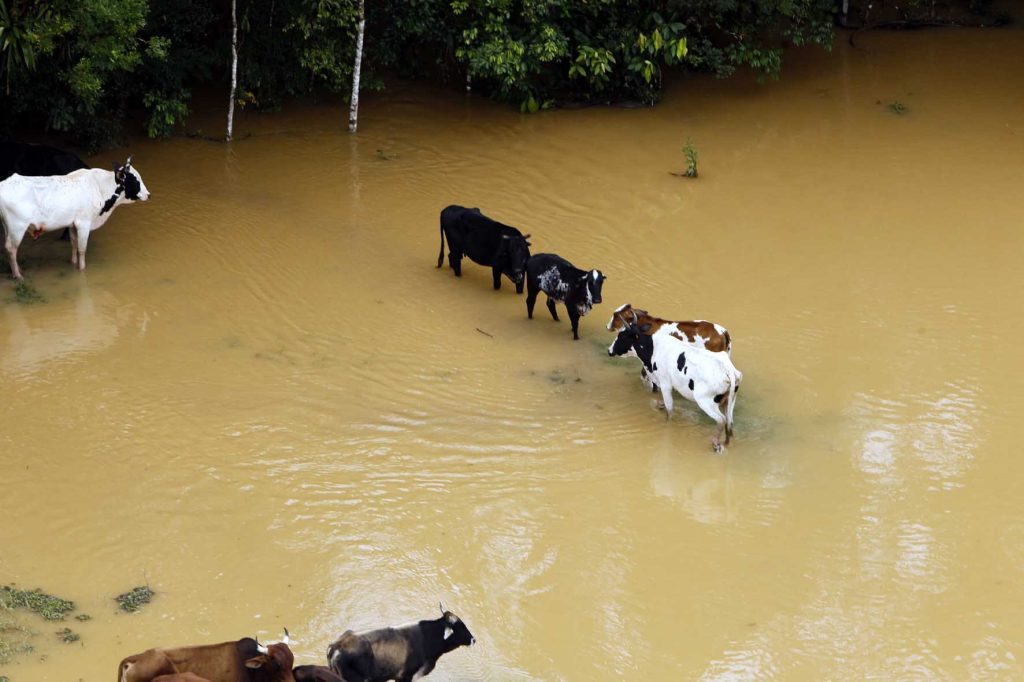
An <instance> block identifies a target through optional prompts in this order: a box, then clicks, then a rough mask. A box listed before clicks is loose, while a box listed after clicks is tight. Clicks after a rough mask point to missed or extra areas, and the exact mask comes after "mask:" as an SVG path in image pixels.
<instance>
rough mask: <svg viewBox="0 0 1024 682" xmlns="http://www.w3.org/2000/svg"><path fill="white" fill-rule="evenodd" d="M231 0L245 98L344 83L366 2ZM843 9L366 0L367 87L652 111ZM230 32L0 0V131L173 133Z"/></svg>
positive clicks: (123, 13) (815, 31) (216, 79)
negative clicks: (670, 78)
mask: <svg viewBox="0 0 1024 682" xmlns="http://www.w3.org/2000/svg"><path fill="white" fill-rule="evenodd" d="M236 2H237V17H238V28H239V33H238V35H239V72H238V77H239V88H238V91H237V92H238V94H237V101H238V103H239V105H241V106H243V107H254V108H257V109H260V110H266V109H273V108H276V107H279V106H280V105H281V104H282V102H283V101H284V100H285V99H286V98H288V97H292V96H296V95H304V96H313V97H316V96H318V95H322V94H327V93H343V92H345V91H346V89H347V88H349V87H350V82H351V80H350V79H351V76H352V61H353V50H354V44H355V40H354V35H355V30H356V23H357V0H236ZM842 4H843V3H842V1H841V0H756V1H750V2H738V1H737V0H370V1H369V2H367V3H366V12H367V17H366V20H367V23H366V54H365V55H364V61H363V72H364V76H363V81H362V83H363V87H364V88H371V89H372V88H380V87H382V79H381V74H382V73H384V72H385V71H387V72H392V73H396V74H398V75H400V76H406V77H426V76H429V77H434V78H437V79H438V80H439V81H440V82H448V83H457V84H459V85H462V84H471V85H472V88H473V90H474V91H476V92H481V93H484V94H487V95H490V96H493V97H497V98H501V99H504V100H508V101H510V102H512V103H513V104H514V105H516V106H519V107H521V108H522V110H523V111H531V112H532V111H536V110H537V109H540V108H544V107H548V106H551V105H554V104H558V103H559V102H564V101H611V100H636V101H641V102H647V103H653V102H654V101H656V100H657V98H658V95H659V92H660V89H661V82H662V73H663V71H664V70H665V69H668V68H676V67H684V68H692V69H699V70H703V71H709V72H712V73H714V74H717V75H719V76H728V75H729V74H731V73H733V72H734V71H735V70H736V69H737V68H740V67H750V68H752V69H754V70H756V71H757V72H758V73H759V74H760V75H762V76H767V77H776V76H777V75H778V74H779V71H780V69H781V65H782V54H783V52H782V51H783V48H785V47H787V46H790V45H802V44H806V43H816V44H819V45H822V46H824V47H826V48H827V47H829V46H830V45H831V42H832V40H833V26H834V25H835V23H836V20H837V14H838V13H839V11H840V8H841V6H842ZM909 4H910V5H911V6H912V5H914V4H915V3H914V2H913V0H911V2H910V3H909ZM919 4H922V5H923V4H926V3H923V2H922V3H919ZM932 5H934V3H932ZM230 35H231V0H216V1H215V2H209V1H205V0H204V1H200V0H0V88H2V90H0V92H2V100H3V102H4V105H3V106H2V107H0V129H2V130H7V131H10V130H13V129H15V128H16V127H21V128H25V127H26V126H28V127H29V129H32V130H38V131H40V132H41V131H42V130H47V131H55V132H57V133H60V134H63V135H64V136H65V137H66V138H68V139H70V140H71V141H74V142H77V143H79V144H83V145H86V146H95V145H98V144H103V143H106V142H108V141H110V140H113V139H116V137H117V136H118V134H119V133H120V132H121V131H122V130H123V129H124V127H125V125H126V122H129V121H131V122H132V123H131V125H132V126H134V125H136V123H135V122H136V121H139V122H141V123H142V127H143V128H144V129H145V131H146V132H147V133H148V134H149V135H150V136H154V137H158V136H164V135H168V134H170V133H172V132H173V131H174V130H175V128H176V126H178V125H179V124H180V123H181V122H182V121H183V120H184V119H185V117H186V116H187V115H188V111H189V103H190V101H191V98H192V94H193V92H194V91H195V90H196V89H197V88H199V87H203V86H206V85H219V84H223V83H226V82H227V81H228V78H229V76H228V74H229V69H230V62H231V58H230V55H231V47H230ZM225 92H226V90H225Z"/></svg>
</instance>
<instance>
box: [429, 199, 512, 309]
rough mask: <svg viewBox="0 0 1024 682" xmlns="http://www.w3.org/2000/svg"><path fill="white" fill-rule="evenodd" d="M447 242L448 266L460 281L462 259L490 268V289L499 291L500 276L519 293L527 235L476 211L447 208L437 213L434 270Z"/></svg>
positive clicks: (457, 207) (473, 209) (442, 259)
mask: <svg viewBox="0 0 1024 682" xmlns="http://www.w3.org/2000/svg"><path fill="white" fill-rule="evenodd" d="M445 237H447V238H448V265H450V266H451V268H452V270H454V271H455V276H456V277H462V257H463V256H469V258H470V260H472V261H473V262H474V263H479V264H480V265H486V266H489V267H490V268H491V274H492V275H493V277H494V288H495V289H496V290H497V289H500V288H501V276H502V275H503V274H504V275H505V276H506V277H508V278H509V279H510V280H512V283H513V284H515V285H516V293H517V294H521V293H523V275H524V273H525V272H526V261H527V260H528V259H529V258H530V242H528V241H527V240H528V239H529V238H530V235H528V234H527V235H524V234H523V233H522V232H520V231H519V230H517V229H516V228H514V227H510V226H508V225H503V224H501V223H499V222H498V221H496V220H491V219H490V218H488V217H487V216H485V215H484V214H483V213H481V212H480V209H479V208H465V207H464V206H455V205H452V206H449V207H447V208H445V209H444V210H443V211H441V253H439V254H438V256H437V267H441V264H442V263H444V240H445Z"/></svg>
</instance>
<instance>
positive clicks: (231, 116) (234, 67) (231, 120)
mask: <svg viewBox="0 0 1024 682" xmlns="http://www.w3.org/2000/svg"><path fill="white" fill-rule="evenodd" d="M237 4H238V0H231V97H230V99H228V134H227V138H226V139H227V141H228V142H231V138H232V137H234V134H235V90H236V89H237V88H238V11H237V9H238V8H237Z"/></svg>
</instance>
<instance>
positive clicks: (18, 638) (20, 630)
mask: <svg viewBox="0 0 1024 682" xmlns="http://www.w3.org/2000/svg"><path fill="white" fill-rule="evenodd" d="M31 636H32V631H31V630H29V629H28V628H27V627H25V626H24V625H19V624H18V623H16V622H14V621H13V620H11V619H9V618H4V617H3V611H0V665H3V664H5V663H8V662H10V660H11V659H12V658H14V657H15V656H17V655H18V654H25V653H28V652H30V651H32V645H31V644H29V642H28V638H29V637H31ZM4 679H6V678H4V677H0V682H3V680H4Z"/></svg>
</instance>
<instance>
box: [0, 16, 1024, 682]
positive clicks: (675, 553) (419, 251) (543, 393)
mask: <svg viewBox="0 0 1024 682" xmlns="http://www.w3.org/2000/svg"><path fill="white" fill-rule="evenodd" d="M1022 38H1024V32H1015V31H1000V32H991V33H974V32H969V31H961V32H956V33H946V32H934V33H915V34H913V35H910V34H906V35H889V34H883V33H873V34H870V35H866V36H864V37H863V40H862V39H860V38H859V39H858V44H862V47H861V49H852V48H850V47H849V46H848V45H847V43H846V42H845V41H842V40H841V41H840V42H839V43H838V44H837V46H836V52H835V53H834V54H833V55H832V56H830V57H829V56H826V57H824V58H822V57H821V56H820V55H818V54H815V55H814V56H813V58H812V57H811V56H810V55H808V56H807V57H801V56H797V58H796V59H795V60H794V61H793V63H792V64H790V65H788V66H787V72H786V74H785V76H784V77H783V79H782V80H781V81H779V82H778V83H773V84H768V85H767V86H764V87H762V86H758V85H756V84H755V83H754V82H753V81H752V80H750V79H747V78H746V77H745V76H742V75H741V76H740V77H738V78H737V79H733V80H730V81H716V80H713V79H704V78H701V77H695V78H688V79H685V80H684V81H681V82H680V83H677V84H673V86H672V88H671V89H670V90H669V93H668V96H667V98H666V101H665V102H663V103H662V104H661V105H659V106H658V107H656V108H653V109H641V110H622V109H610V108H600V107H595V108H591V109H585V110H580V111H554V112H546V113H544V114H542V115H537V116H528V117H524V116H521V115H519V114H518V113H517V112H515V111H513V110H509V109H507V108H505V107H504V106H502V105H500V104H497V103H493V102H486V101H480V100H478V99H475V98H468V99H467V98H465V97H464V96H463V95H462V94H461V93H443V92H441V93H439V92H437V91H434V90H428V89H425V88H423V87H422V86H421V85H419V84H408V83H401V82H398V83H396V84H395V85H394V87H392V88H390V89H389V90H388V91H387V92H385V93H383V94H378V95H374V96H372V97H369V98H368V99H367V101H366V102H365V103H364V106H365V110H364V112H363V114H364V120H363V122H362V126H361V131H360V133H359V135H358V136H349V135H347V134H346V133H344V132H342V131H340V130H339V126H338V121H339V119H338V117H337V111H335V110H334V108H331V107H323V108H321V107H309V108H303V107H301V106H296V107H294V108H290V109H289V112H288V113H287V114H276V115H270V116H259V117H250V118H246V119H244V120H243V121H242V122H241V123H240V125H242V126H243V127H248V128H250V129H251V130H252V131H253V132H257V133H261V134H260V135H255V136H253V137H251V138H249V139H248V140H246V141H245V142H242V143H238V144H235V145H232V146H230V147H224V146H218V145H208V144H205V143H203V144H200V143H197V142H195V141H194V140H188V139H184V138H176V139H172V140H167V141H164V142H160V143H152V142H146V141H136V142H135V143H134V144H133V145H132V150H131V151H132V153H133V154H134V155H135V157H136V158H137V159H139V162H140V163H144V164H145V166H146V168H147V169H152V170H147V173H148V174H147V182H148V181H149V178H150V175H152V176H153V181H152V183H151V186H152V187H154V188H158V189H159V193H158V195H154V196H159V197H162V198H161V199H160V200H159V201H157V200H156V199H154V201H153V202H150V204H147V206H146V207H145V209H144V210H139V211H137V212H134V211H133V212H131V214H130V215H129V214H128V213H126V214H124V215H121V214H118V215H116V216H114V217H113V218H112V219H111V221H110V223H109V224H108V225H107V226H106V227H105V228H104V230H103V231H102V232H101V233H99V234H98V236H97V238H96V240H95V244H93V243H90V258H91V260H90V268H89V271H88V273H86V274H85V275H81V274H79V273H74V272H71V271H67V270H68V266H67V264H66V263H65V260H66V253H65V252H64V251H63V249H58V248H57V246H59V245H52V244H51V245H47V244H43V243H40V245H39V248H38V250H36V251H34V255H33V258H32V261H31V263H30V265H31V267H32V275H33V280H34V283H35V284H36V285H37V287H38V288H39V289H40V290H41V291H42V293H43V294H44V295H45V296H46V297H47V299H48V302H47V303H45V304H40V305H36V306H24V307H23V306H19V305H16V304H14V303H0V387H2V388H0V396H2V398H0V406H2V412H0V471H2V472H3V485H2V486H0V518H2V519H3V522H2V523H0V583H6V582H11V581H13V582H17V583H18V584H19V585H24V586H31V587H34V586H36V585H38V586H40V587H43V588H44V589H47V590H50V591H53V592H55V593H57V594H60V595H63V596H65V597H68V598H72V599H74V600H75V601H76V602H77V603H78V604H79V605H80V608H81V609H82V610H83V611H85V612H87V613H89V614H90V615H92V616H93V618H92V620H90V621H87V622H83V623H78V622H77V621H76V622H75V623H74V624H72V625H71V627H72V628H73V629H75V630H76V631H77V632H79V634H81V636H82V640H81V646H78V647H65V646H64V645H62V644H59V643H57V642H55V641H53V640H50V639H49V638H48V637H49V634H50V633H49V627H48V626H46V625H45V624H42V623H40V622H35V623H33V622H32V621H31V619H29V620H28V621H27V622H28V624H30V625H31V626H33V627H34V628H35V629H37V630H38V631H39V632H40V635H39V636H37V637H36V638H35V639H34V644H35V645H36V646H37V649H36V653H37V654H38V656H33V657H27V658H22V659H20V660H19V661H18V662H17V663H15V664H12V665H9V666H5V667H4V668H3V669H2V670H0V675H9V676H10V677H11V679H12V680H14V681H15V682H17V681H18V680H21V679H26V680H29V679H30V680H39V681H40V682H47V681H48V680H53V681H55V682H56V681H59V682H65V681H66V680H68V679H79V678H81V679H86V680H95V679H101V678H103V677H104V676H106V675H107V674H108V673H109V671H110V670H111V669H112V668H113V667H114V666H115V665H116V663H117V661H118V660H119V659H120V658H121V657H122V656H124V655H127V654H129V653H133V652H137V651H141V650H143V649H146V648H148V647H150V646H156V645H174V644H181V643H199V642H204V641H206V642H210V641H221V640H227V639H232V638H237V637H240V636H244V635H252V634H258V635H260V636H264V637H267V638H273V637H276V636H277V635H278V633H279V632H280V628H281V626H287V627H288V628H289V630H290V631H291V632H292V633H294V635H295V640H296V645H295V651H296V655H297V660H298V661H299V662H300V663H312V662H322V660H323V652H324V648H325V646H326V644H327V643H328V642H330V641H332V640H333V639H334V638H335V637H337V636H338V635H339V634H340V633H341V632H343V631H344V630H346V629H348V628H356V629H359V628H369V627H378V626H381V625H385V624H397V623H401V622H406V621H410V620H417V619H420V618H427V617H432V616H433V615H434V614H435V613H436V609H437V605H438V602H439V601H443V602H444V603H445V606H446V607H449V608H451V609H452V610H453V611H455V612H456V613H458V614H459V615H460V616H462V617H463V618H464V619H465V620H466V622H467V623H468V624H469V626H470V628H471V629H472V631H473V632H474V634H475V635H476V637H477V640H478V645H477V646H476V647H474V648H473V649H472V650H464V649H463V650H459V651H458V652H454V653H452V654H450V655H449V656H446V657H445V658H444V659H443V660H442V661H441V664H440V665H439V666H438V668H437V670H436V671H435V672H434V673H433V674H432V677H431V679H432V680H433V679H437V680H446V679H447V680H456V679H457V680H507V679H544V680H560V679H565V680H576V679H587V680H591V679H593V680H613V679H615V680H617V679H707V680H736V679H786V680H788V679H815V680H817V679H901V678H910V679H922V678H927V679H933V678H939V679H969V678H970V679H979V680H980V679H1011V678H1018V677H1021V676H1022V675H1024V671H1022V670H1021V667H1020V664H1019V661H1020V658H1021V656H1024V644H1022V642H1024V625H1022V619H1021V617H1020V616H1021V613H1020V604H1021V603H1024V592H1022V590H1024V587H1022V585H1024V582H1022V581H1021V579H1020V578H1021V577H1022V572H1024V525H1022V523H1021V521H1020V519H1021V518H1022V515H1021V512H1022V511H1024V510H1022V508H1021V502H1020V500H1022V499H1024V483H1021V481H1024V460H1022V458H1020V457H1019V456H1018V455H1017V448H1018V440H1019V428H1017V419H1018V418H1017V415H1018V414H1020V413H1021V412H1022V410H1024V402H1022V401H1024V398H1022V396H1024V391H1022V390H1021V388H1022V386H1021V381H1020V378H1019V376H1018V374H1019V372H1016V371H1015V370H1016V366H1017V365H1018V364H1019V358H1018V357H1017V356H1018V355H1019V353H1017V351H1016V344H1015V340H1016V339H1017V338H1018V337H1020V336H1021V335H1022V334H1024V322H1022V321H1021V320H1020V319H1019V316H1018V315H1014V314H1008V311H1011V312H1012V311H1016V310H1018V309H1020V308H1021V305H1022V303H1024V301H1022V300H1021V296H1022V292H1021V288H1020V286H1019V280H1020V268H1019V261H1020V247H1021V246H1024V242H1021V240H1020V230H1019V229H1018V228H1019V226H1020V225H1021V224H1024V209H1022V207H1021V206H1022V205H1021V203H1020V202H1019V201H1015V200H1014V198H1015V197H1016V196H1017V195H1018V194H1019V187H1018V186H1017V185H1018V184H1019V176H1020V173H1019V172H1016V171H1019V169H1020V165H1021V159H1022V158H1024V137H1022V136H1020V135H1016V134H1013V133H1012V131H1008V128H1007V125H1008V124H1007V121H1011V122H1012V121H1014V120H1016V118H1018V117H1019V114H1020V110H1021V109H1020V102H1021V101H1024V90H1022V88H1024V77H1022V76H1024V74H1022V72H1021V68H1024V62H1022V61H1021V60H1020V59H1019V54H1020V50H1021V47H1022V45H1021V42H1022ZM992 64H1000V65H1001V68H999V69H994V68H992V67H991V65H992ZM837 83H838V84H839V85H837ZM908 91H912V92H913V93H915V94H914V95H913V96H910V95H905V94H902V93H906V92H908ZM897 96H899V97H900V98H901V101H902V100H903V99H906V101H907V105H908V114H907V115H905V116H901V117H896V116H892V115H890V114H889V113H887V112H886V111H884V108H882V107H879V106H877V105H876V104H875V102H876V101H878V100H882V101H885V100H887V99H890V98H895V97H897ZM217 111H219V108H218V109H217ZM210 115H211V116H212V114H210ZM203 116H205V114H199V117H200V118H202V117H203ZM217 116H219V114H217ZM218 120H219V119H218ZM199 123H202V121H198V122H197V124H199ZM262 133H266V134H262ZM691 136H692V137H693V138H694V139H695V141H696V143H697V145H698V147H699V148H700V150H701V158H702V164H703V165H702V169H701V178H700V180H699V181H696V182H684V181H681V180H680V179H679V178H676V177H673V176H670V175H669V174H668V173H667V171H668V170H670V169H672V168H676V167H678V165H679V163H680V154H679V151H678V148H679V144H680V142H679V141H680V140H684V139H686V137H691ZM379 148H383V149H387V150H389V151H391V152H393V153H394V154H395V158H394V159H392V160H390V161H388V162H387V163H384V162H381V161H380V160H379V159H378V158H377V157H376V154H375V150H376V149H379ZM951 149H961V150H964V149H966V150H970V154H961V155H959V156H958V157H957V158H956V159H952V160H951V159H950V158H949V155H950V150H951ZM310 158H316V159H318V163H316V164H312V165H311V164H310V163H309V159H310ZM290 177H302V178H303V179H304V181H303V183H301V184H293V183H283V182H282V178H290ZM211 188H216V191H211ZM154 191H156V190H154ZM449 203H463V204H471V205H478V206H481V207H483V208H484V209H485V210H486V211H487V212H488V213H489V214H492V215H494V216H496V217H499V218H501V219H503V220H506V221H507V222H510V223H511V224H515V225H517V226H519V227H521V228H523V229H524V231H528V232H532V233H533V235H534V237H533V242H534V245H535V249H536V250H537V251H555V252H559V253H562V254H563V255H565V256H567V257H569V258H570V259H571V260H573V261H574V262H577V263H579V264H582V265H586V266H588V267H590V266H593V267H599V268H601V269H602V271H604V272H605V273H606V274H607V275H608V276H609V280H608V283H607V284H606V285H605V291H604V293H605V295H606V297H607V300H608V304H607V305H608V306H609V307H608V308H607V309H604V308H601V309H599V310H598V311H595V313H594V314H593V315H591V316H588V317H586V318H584V319H583V320H582V323H581V336H582V339H581V340H580V341H578V342H573V341H570V340H569V338H568V334H567V328H566V323H565V322H564V321H563V322H561V323H557V324H556V323H554V322H552V321H550V320H547V319H543V318H538V319H535V320H532V321H530V320H527V318H526V311H525V304H524V301H523V297H521V296H516V295H514V294H513V293H512V292H511V291H510V289H509V287H508V286H506V287H505V288H504V289H503V290H502V291H500V292H494V291H492V290H491V287H490V281H489V280H490V275H489V272H488V271H487V270H486V269H484V268H480V267H477V266H473V265H470V264H467V265H466V268H465V270H464V276H463V277H462V278H461V279H456V278H455V277H453V276H452V275H451V273H450V271H448V270H447V269H444V268H442V269H440V270H438V269H436V268H435V267H434V264H435V263H436V256H437V246H438V241H437V240H438V232H437V215H438V212H439V210H440V209H441V208H442V207H443V206H444V205H446V204H449ZM709 273H713V274H709ZM709 281H710V282H713V284H712V285H709ZM996 292H997V293H996ZM4 297H6V294H5V295H4ZM626 301H631V302H632V303H634V304H636V305H642V306H643V307H646V308H648V309H650V310H652V311H655V312H656V313H658V314H660V315H664V316H666V317H671V318H674V319H684V318H705V319H713V320H716V321H718V322H721V323H723V324H726V325H727V326H728V327H729V329H730V332H731V333H732V335H733V338H734V342H735V345H734V348H735V350H734V360H735V362H736V364H737V366H738V367H739V368H740V369H741V370H742V371H743V372H744V373H745V377H746V378H745V381H744V385H743V391H742V393H741V394H740V399H739V403H738V406H737V410H736V417H737V424H736V434H737V439H736V442H735V444H734V445H733V446H732V447H730V449H729V451H728V453H727V454H725V455H724V456H721V457H719V456H715V455H714V454H713V453H712V452H711V449H710V447H709V445H708V441H709V437H710V434H711V432H712V431H713V427H712V426H711V424H710V423H709V421H708V420H707V419H706V418H704V417H703V416H701V415H700V413H699V411H697V410H696V409H694V408H693V407H692V406H690V405H681V406H680V408H679V409H678V410H677V414H676V415H675V418H674V419H673V420H672V421H666V420H665V417H664V414H663V413H661V412H659V411H657V410H656V409H654V408H653V406H652V405H651V399H650V398H651V396H650V394H649V393H648V392H646V391H645V390H644V389H643V387H642V386H641V385H640V382H639V381H637V367H636V364H635V361H628V362H627V361H621V360H610V359H609V358H608V357H607V354H606V352H605V349H606V348H607V345H608V343H609V341H610V335H609V334H607V332H606V331H605V329H604V323H605V321H606V320H607V312H608V310H610V309H612V308H613V307H614V306H616V305H618V304H620V303H624V302H626ZM601 310H604V312H601ZM478 330H482V331H483V332H485V333H480V331H478ZM143 583H146V584H149V585H151V586H152V587H153V588H154V589H155V590H156V592H157V598H156V599H155V600H154V602H153V603H152V604H151V605H150V606H148V607H147V608H146V609H144V610H143V611H142V612H140V613H138V614H136V615H134V616H126V615H123V614H118V613H116V611H115V609H114V608H112V601H111V600H112V597H113V596H114V595H117V594H119V593H121V592H123V591H125V590H126V589H128V588H130V587H133V586H135V585H137V584H143ZM44 658H45V660H43V659H44ZM8 668H9V670H8Z"/></svg>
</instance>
